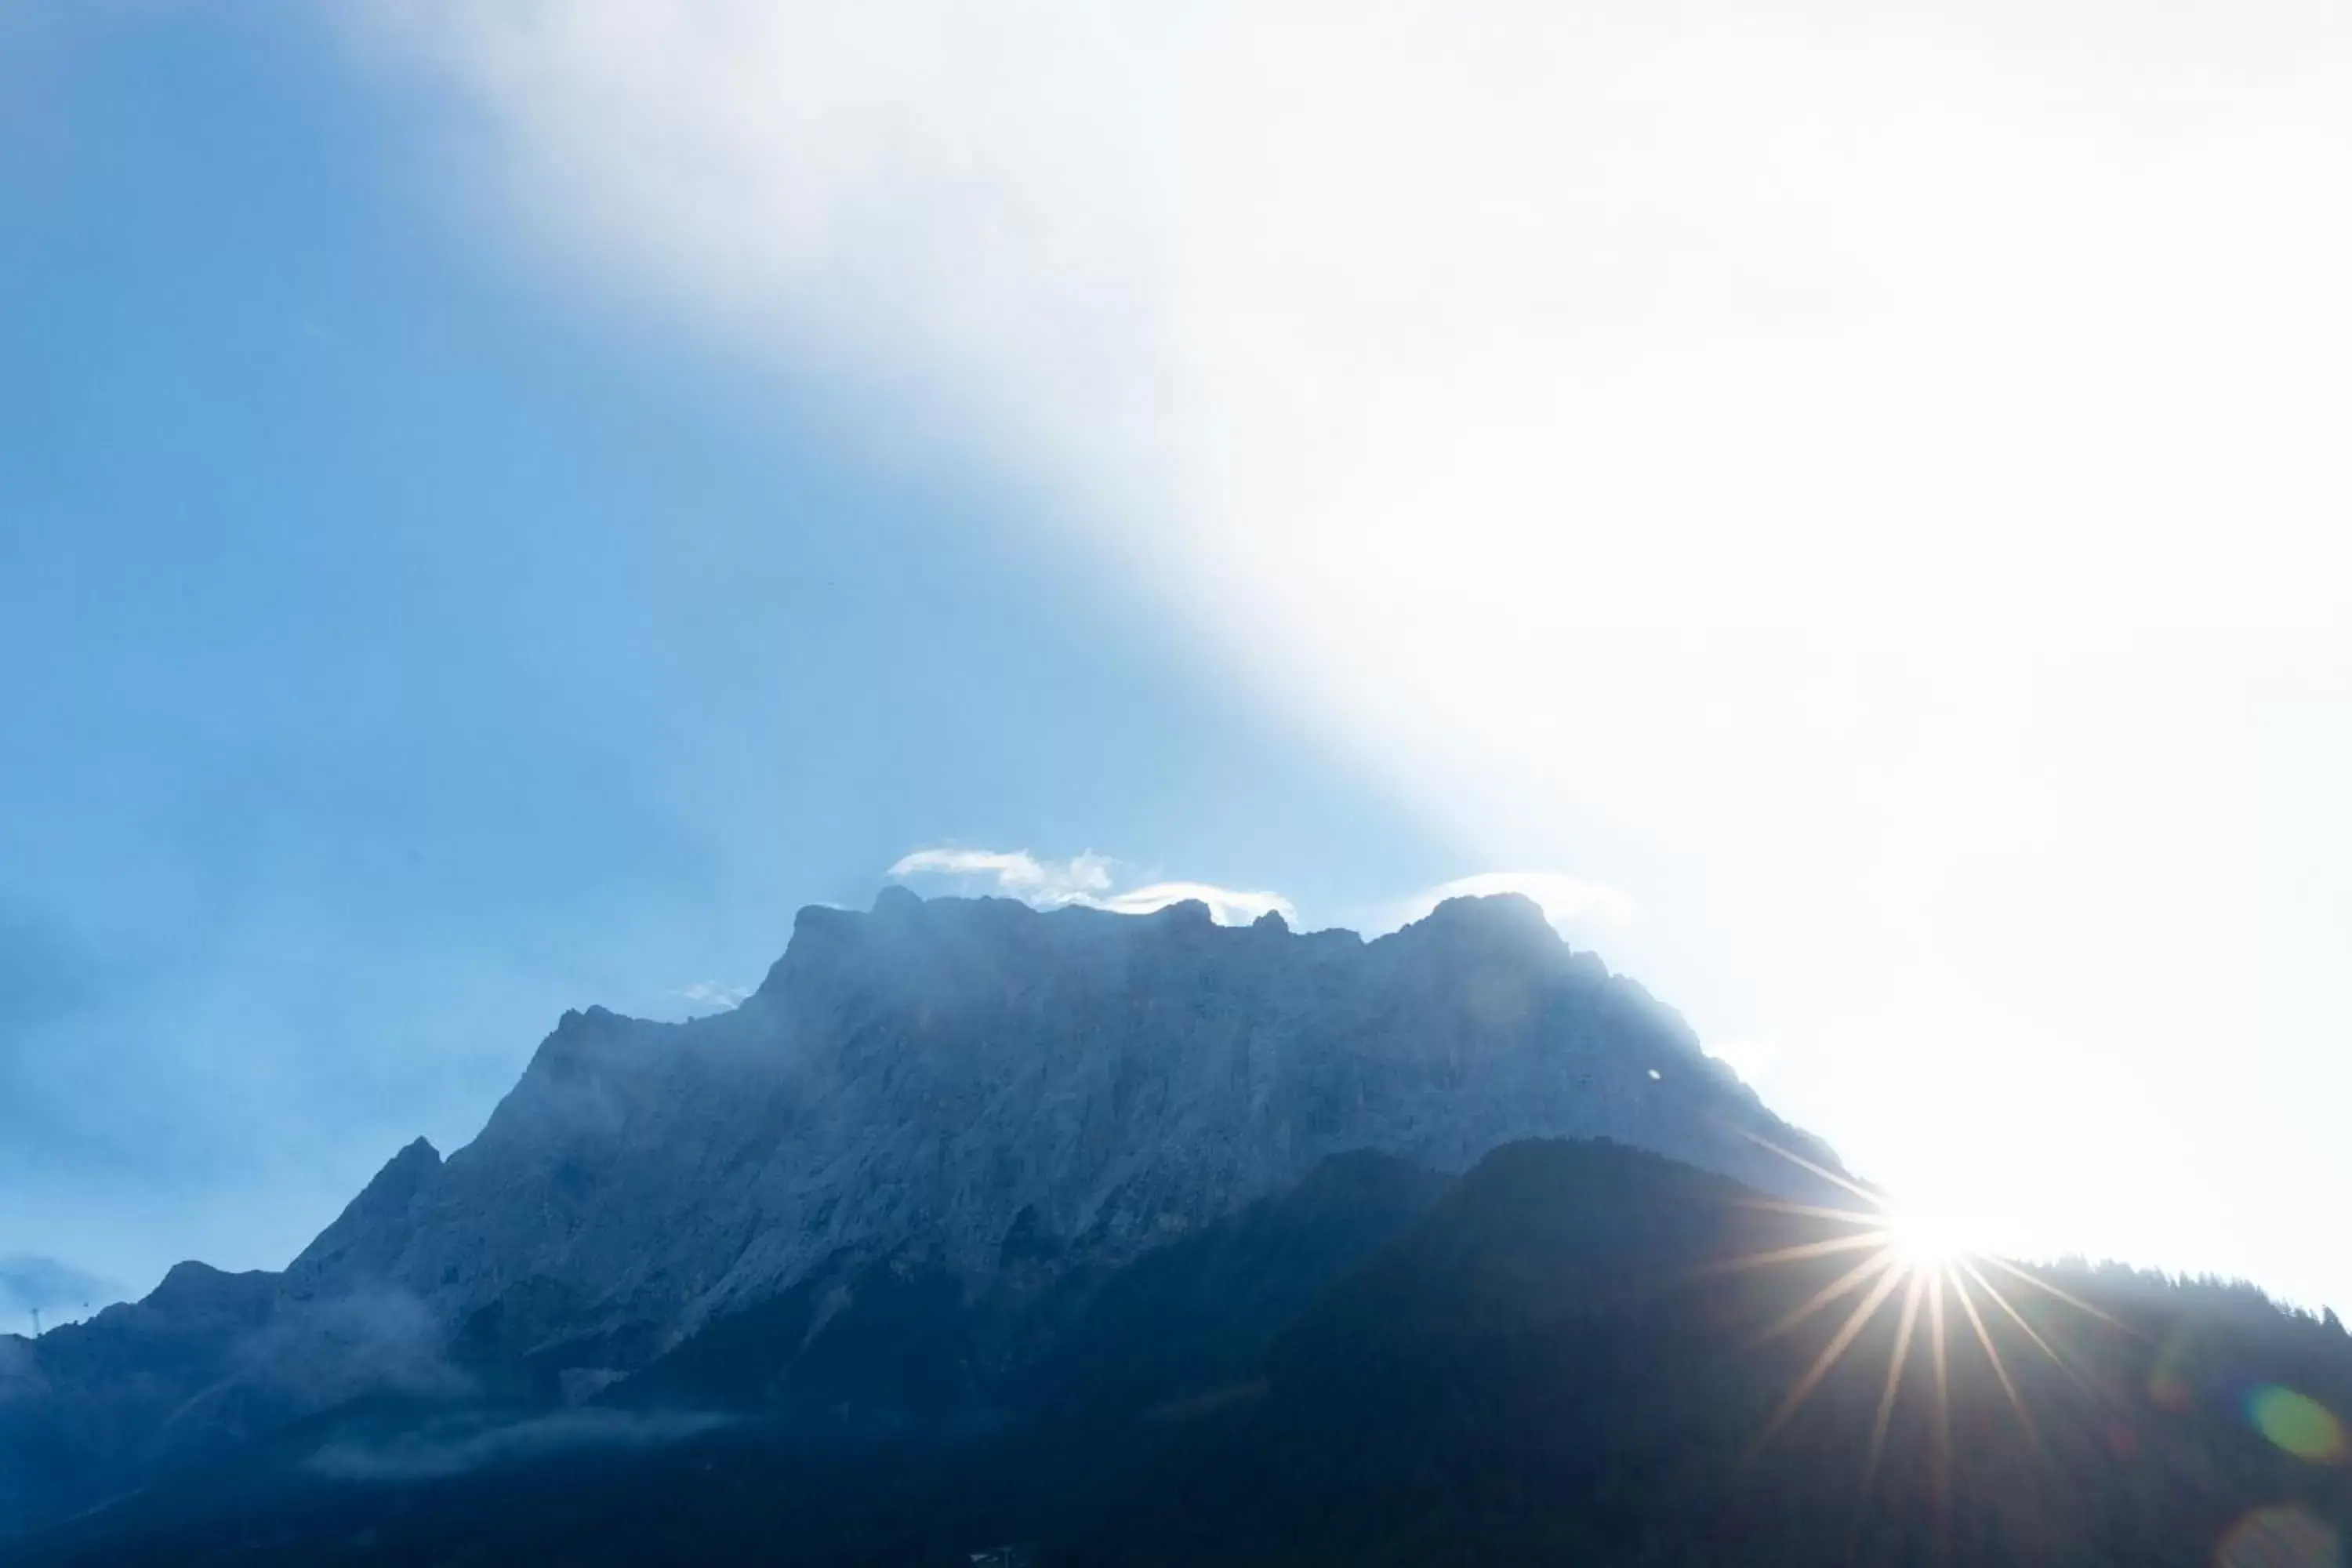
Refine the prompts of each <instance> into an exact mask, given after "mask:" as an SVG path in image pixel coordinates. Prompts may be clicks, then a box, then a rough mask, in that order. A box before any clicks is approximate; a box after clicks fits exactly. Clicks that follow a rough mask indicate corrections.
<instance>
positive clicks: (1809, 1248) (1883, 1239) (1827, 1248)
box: [1699, 1230, 1895, 1274]
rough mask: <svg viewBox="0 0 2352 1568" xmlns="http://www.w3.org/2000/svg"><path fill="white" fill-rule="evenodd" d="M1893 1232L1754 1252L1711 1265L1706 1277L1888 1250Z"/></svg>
mask: <svg viewBox="0 0 2352 1568" xmlns="http://www.w3.org/2000/svg"><path fill="white" fill-rule="evenodd" d="M1894 1239H1895V1237H1894V1234H1893V1233H1892V1232H1890V1231H1884V1230H1874V1231H1868V1232H1865V1233H1864V1234H1863V1235H1860V1236H1837V1237H1831V1238H1830V1239H1829V1240H1827V1241H1808V1242H1803V1243H1801V1244H1800V1245H1798V1246H1795V1247H1774V1248H1772V1249H1771V1250H1770V1251H1769V1252H1750V1253H1747V1254H1744V1255H1742V1256H1741V1257H1738V1258H1726V1259H1725V1260H1724V1261H1722V1262H1720V1263H1710V1264H1708V1265H1706V1267H1705V1268H1702V1269H1700V1270H1699V1272H1700V1273H1702V1274H1738V1273H1745V1272H1746V1271H1748V1269H1751V1268H1769V1267H1771V1266H1772V1265H1774V1264H1776V1263H1798V1262H1801V1261H1803V1260H1804V1259H1805V1258H1830V1257H1833V1256H1835V1255H1836V1254H1838V1253H1841V1252H1859V1251H1861V1250H1863V1249H1864V1247H1886V1246H1888V1245H1890V1244H1891V1243H1892V1242H1893V1241H1894Z"/></svg>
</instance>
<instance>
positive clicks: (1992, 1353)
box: [1952, 1269, 2042, 1449]
mask: <svg viewBox="0 0 2352 1568" xmlns="http://www.w3.org/2000/svg"><path fill="white" fill-rule="evenodd" d="M1969 1272H1970V1273H1972V1274H1973V1273H1975V1272H1976V1271H1975V1270H1974V1269H1970V1270H1969ZM1952 1291H1953V1293H1954V1294H1955V1295H1957V1296H1958V1297H1959V1299H1960V1310H1962V1311H1964V1312H1966V1313H1967V1314H1968V1315H1969V1327H1970V1328H1972V1329H1974V1330H1975V1331H1977V1343H1979V1344H1980V1345H1982V1346H1984V1353H1985V1359H1986V1360H1987V1361H1989V1362H1990V1363H1992V1374H1993V1376H1995V1377H1996V1378H1999V1379H2000V1391H2001V1392H2002V1393H2003V1394H2007V1395H2009V1407H2010V1408H2011V1410H2014V1411H2016V1412H2017V1424H2018V1425H2019V1426H2022V1427H2024V1428H2025V1435H2026V1436H2027V1437H2028V1438H2030V1439H2031V1440H2032V1443H2033V1446H2034V1447H2035V1448H2037V1449H2039V1448H2040V1447H2042V1431H2041V1428H2039V1427H2037V1426H2034V1424H2033V1416H2032V1414H2031V1413H2030V1412H2029V1411H2027V1409H2026V1408H2025V1401H2024V1400H2022V1399H2021V1398H2019V1397H2018V1393H2017V1384H2015V1383H2013V1382H2011V1380H2010V1375H2009V1365H2008V1363H2005V1362H2003V1361H2002V1360H2001V1359H2000V1350H1999V1349H1998V1348H1996V1347H1995V1346H1994V1344H1993V1342H1992V1333H1991V1331H1990V1330H1988V1329H1987V1328H1986V1327H1985V1321H1984V1318H1983V1316H1982V1314H1980V1313H1979V1312H1978V1310H1977V1304H1976V1299H1975V1298H1974V1297H1972V1296H1970V1295H1969V1282H1968V1281H1967V1280H1965V1279H1961V1278H1960V1277H1959V1276H1958V1275H1957V1274H1955V1275H1953V1276H1952Z"/></svg>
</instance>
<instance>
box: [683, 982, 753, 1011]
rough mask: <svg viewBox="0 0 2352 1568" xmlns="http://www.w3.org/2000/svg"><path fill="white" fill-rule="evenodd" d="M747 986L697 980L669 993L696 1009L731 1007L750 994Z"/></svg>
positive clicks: (750, 990)
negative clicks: (689, 1003)
mask: <svg viewBox="0 0 2352 1568" xmlns="http://www.w3.org/2000/svg"><path fill="white" fill-rule="evenodd" d="M752 990H753V987H751V986H749V985H721V984H719V982H718V981H716V980H698V981H696V982H695V983H694V984H691V985H681V986H679V987H678V988H677V990H675V991H673V992H671V993H670V994H671V995H673V996H678V997H683V998H684V999H685V1000H687V1001H688V1002H691V1003H693V1004H694V1005H696V1006H698V1007H733V1006H736V1005H739V1004H740V1003H741V1002H742V1000H743V998H745V997H746V996H749V995H750V994H751V992H752Z"/></svg>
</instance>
